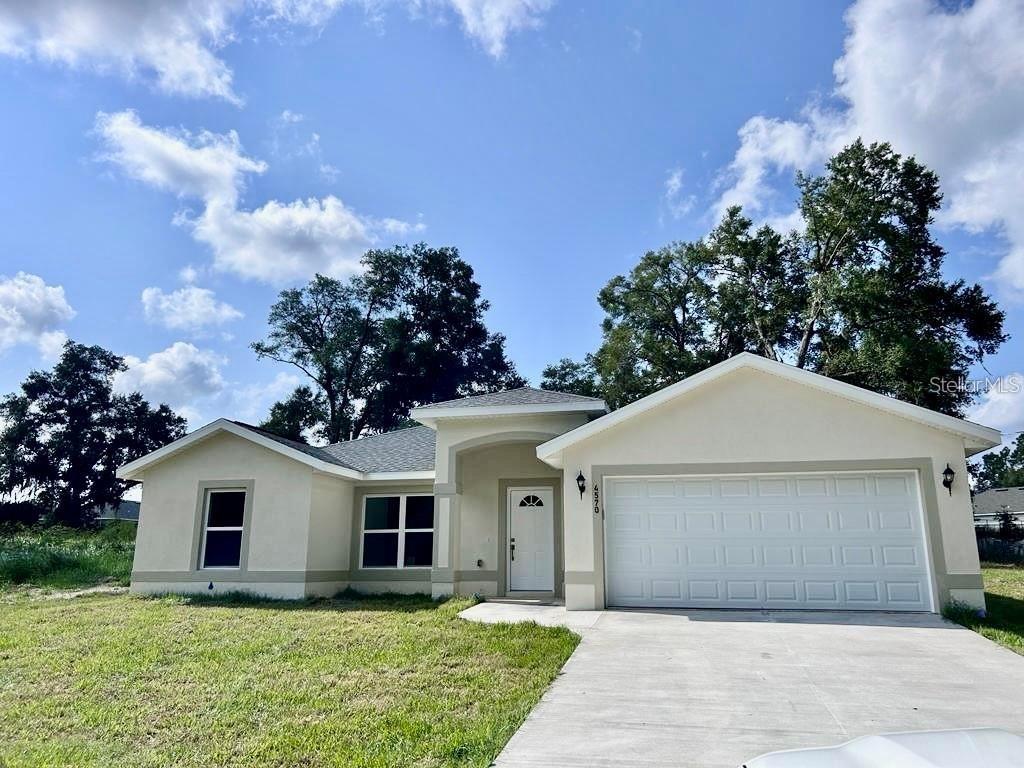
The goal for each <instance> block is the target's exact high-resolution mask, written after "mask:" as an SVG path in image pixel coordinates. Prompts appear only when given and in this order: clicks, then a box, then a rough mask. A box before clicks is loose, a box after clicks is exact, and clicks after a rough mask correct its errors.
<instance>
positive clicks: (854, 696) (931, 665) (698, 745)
mask: <svg viewBox="0 0 1024 768" xmlns="http://www.w3.org/2000/svg"><path fill="white" fill-rule="evenodd" d="M463 616H464V617H465V618H467V619H472V620H478V621H488V622H495V621H524V620H537V621H538V623H543V624H559V623H564V624H566V625H568V626H570V627H572V628H573V629H574V630H575V631H577V632H579V633H580V634H581V635H582V636H583V641H582V643H581V644H580V646H579V648H578V649H577V650H576V652H575V653H574V654H573V656H572V658H570V659H569V661H568V663H566V665H565V668H564V670H563V673H562V674H561V675H560V676H559V677H558V679H557V680H555V682H554V683H553V684H552V686H551V688H550V689H549V690H548V692H547V693H546V694H545V695H544V698H543V699H542V700H541V702H540V704H538V705H537V707H536V708H535V709H534V711H533V712H532V713H531V714H530V716H529V718H528V719H527V721H526V722H525V723H524V724H523V727H522V728H520V729H519V731H518V732H517V733H516V734H515V735H514V736H513V737H512V739H511V740H510V741H509V743H508V745H507V746H506V747H505V749H504V751H503V752H502V753H501V755H500V756H499V757H498V759H497V762H496V765H497V766H500V767H501V768H555V767H556V766H558V768H574V767H579V768H582V767H583V766H589V767H591V768H611V766H616V767H617V768H618V767H621V768H640V767H641V766H644V767H646V766H674V767H682V766H685V767H686V768H698V767H701V768H712V767H714V768H718V767H719V766H722V767H725V766H728V768H736V766H739V765H740V764H742V763H743V762H744V761H746V760H749V759H751V758H753V757H756V756H757V755H760V754H762V753H764V752H769V751H774V750H779V749H793V748H796V747H809V746H824V745H829V744H837V743H840V742H843V741H846V740H848V739H851V738H854V737H856V736H861V735H865V734H870V733H885V732H893V731H903V730H926V729H940V728H966V727H975V726H994V727H999V728H1005V729H1007V730H1010V731H1013V732H1016V733H1021V734H1024V658H1022V657H1020V656H1018V655H1017V654H1015V653H1013V652H1011V651H1008V650H1006V649H1005V648H1002V647H1000V646H998V645H996V644H994V643H992V642H989V641H988V640H986V639H984V638H983V637H981V636H980V635H977V634H975V633H974V632H971V631H969V630H966V629H963V628H961V627H958V626H956V625H954V624H951V623H949V622H946V621H945V620H943V619H942V618H940V617H938V616H934V615H927V614H885V613H876V614H856V613H809V612H784V611H777V612H770V611H697V610H694V611H606V612H584V613H574V612H568V613H567V612H566V611H565V610H564V608H561V607H558V606H532V605H522V604H502V603H483V604H480V605H477V606H474V607H472V608H470V609H468V610H467V611H464V612H463Z"/></svg>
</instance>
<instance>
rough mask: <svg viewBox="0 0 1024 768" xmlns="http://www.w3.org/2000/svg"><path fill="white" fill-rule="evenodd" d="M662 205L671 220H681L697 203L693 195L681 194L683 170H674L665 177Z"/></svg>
mask: <svg viewBox="0 0 1024 768" xmlns="http://www.w3.org/2000/svg"><path fill="white" fill-rule="evenodd" d="M662 203H663V204H664V206H665V209H666V210H667V211H668V213H669V215H670V216H671V217H672V218H673V219H681V218H683V217H684V216H686V214H688V213H689V212H690V211H692V210H693V206H694V205H696V203H697V198H696V196H694V195H685V194H683V169H682V168H675V169H673V170H671V171H669V173H668V176H666V177H665V193H664V195H663V196H662Z"/></svg>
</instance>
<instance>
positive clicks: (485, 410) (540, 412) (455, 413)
mask: <svg viewBox="0 0 1024 768" xmlns="http://www.w3.org/2000/svg"><path fill="white" fill-rule="evenodd" d="M607 412H608V406H607V405H606V404H605V402H604V400H598V401H595V402H578V403H535V404H532V405H490V406H461V407H445V408H436V407H432V406H423V407H421V408H413V409H412V411H411V412H410V414H409V415H410V416H411V417H412V418H413V419H415V420H416V421H418V422H420V423H421V424H424V425H426V426H428V427H435V426H436V424H437V422H438V421H443V420H446V419H489V418H498V417H503V416H545V415H551V414H556V415H557V414H560V413H607Z"/></svg>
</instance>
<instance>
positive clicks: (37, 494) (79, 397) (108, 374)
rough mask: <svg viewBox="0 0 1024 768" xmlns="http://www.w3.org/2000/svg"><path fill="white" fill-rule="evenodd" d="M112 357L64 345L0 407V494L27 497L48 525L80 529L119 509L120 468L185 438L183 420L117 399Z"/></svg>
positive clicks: (137, 399) (119, 365) (138, 398)
mask: <svg viewBox="0 0 1024 768" xmlns="http://www.w3.org/2000/svg"><path fill="white" fill-rule="evenodd" d="M123 370H125V363H124V360H123V359H122V358H120V357H118V356H117V355H115V354H114V353H112V352H108V351H107V350H105V349H103V348H101V347H96V346H91V347H90V346H85V345H83V344H77V343H75V342H73V341H69V342H67V343H66V344H65V345H64V350H63V353H62V354H61V357H60V360H59V361H58V362H57V364H56V365H55V366H54V367H53V369H52V370H50V371H32V372H31V373H30V374H29V375H28V377H27V378H26V379H25V381H24V382H22V384H21V391H20V393H14V394H11V395H8V396H7V397H5V398H4V399H3V400H2V401H0V424H2V425H3V426H2V428H0V493H3V494H5V495H9V496H10V495H19V496H28V497H29V498H31V499H33V500H35V501H36V502H37V503H38V504H40V505H41V506H42V507H44V508H45V509H46V510H47V514H48V516H49V518H50V520H49V522H55V523H61V524H64V525H69V526H82V525H85V524H88V523H89V522H91V520H92V519H93V517H94V516H95V514H96V513H97V512H98V511H99V509H100V508H102V507H103V506H106V505H117V504H120V503H121V499H122V497H123V496H124V492H125V490H126V488H127V486H128V484H127V483H125V482H124V481H121V480H118V479H117V478H116V477H115V476H114V471H115V470H116V469H117V467H119V466H120V465H122V464H125V463H127V462H128V461H131V460H132V459H135V458H138V457H139V456H142V455H144V454H146V453H149V452H150V451H153V450H156V449H157V448H159V447H161V446H162V445H166V444H167V443H169V442H171V441H172V440H175V439H177V438H179V437H181V436H182V435H183V434H184V433H185V420H184V419H183V418H181V417H180V416H177V415H176V414H175V413H174V412H173V411H171V409H170V408H168V407H167V406H166V405H160V406H158V407H156V408H153V407H152V406H150V404H149V403H148V402H146V400H145V399H144V398H143V397H142V395H140V394H139V393H137V392H133V393H130V394H120V393H115V392H114V389H113V381H114V376H115V374H117V373H118V372H119V371H123Z"/></svg>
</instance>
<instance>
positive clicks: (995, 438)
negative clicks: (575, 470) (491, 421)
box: [537, 352, 1002, 467]
mask: <svg viewBox="0 0 1024 768" xmlns="http://www.w3.org/2000/svg"><path fill="white" fill-rule="evenodd" d="M740 368H752V369H754V370H758V371H762V372H764V373H768V374H771V375H774V376H779V377H781V378H784V379H789V380H790V381H794V382H796V383H798V384H804V385H806V386H809V387H813V388H815V389H818V390H821V391H823V392H827V393H829V394H832V395H836V396H838V397H843V398H845V399H847V400H852V401H853V402H856V403H860V404H862V405H866V406H869V407H872V408H876V409H878V410H882V411H886V412H888V413H892V414H894V415H896V416H901V417H903V418H905V419H910V420H911V421H916V422H918V423H920V424H924V425H926V426H929V427H934V428H936V429H941V430H944V431H946V432H952V433H953V434H956V435H959V436H960V437H962V438H964V442H965V446H966V447H968V448H969V449H972V453H976V452H977V451H981V450H986V449H988V448H993V447H995V446H997V445H999V444H1000V443H1001V442H1002V435H1001V434H1000V432H999V430H997V429H992V428H991V427H986V426H983V425H981V424H975V423H974V422H972V421H966V420H964V419H958V418H956V417H955V416H948V415H946V414H944V413H939V412H938V411H932V410H929V409H928V408H922V407H921V406H919V405H912V404H911V403H905V402H903V401H902V400H897V399H895V398H892V397H887V396H886V395H880V394H878V393H877V392H872V391H871V390H868V389H863V388H861V387H857V386H854V385H853V384H847V383H846V382H843V381H837V380H836V379H830V378H829V377H827V376H822V375H820V374H817V373H813V372H811V371H806V370H804V369H802V368H797V367H796V366H793V365H787V364H786V363H780V362H778V361H776V360H769V359H768V358H766V357H761V356H760V355H755V354H752V353H750V352H741V353H740V354H738V355H734V356H733V357H730V358H729V359H728V360H725V361H723V362H721V363H718V364H717V365H713V366H711V367H710V368H705V369H704V370H703V371H701V372H700V373H696V374H694V375H693V376H690V377H688V378H685V379H683V380H682V381H679V382H676V383H675V384H670V385H669V386H667V387H665V388H663V389H659V390H658V391H657V392H654V393H652V394H650V395H648V396H647V397H643V398H641V399H639V400H637V401H636V402H633V403H630V404H629V405H626V406H623V407H622V408H620V409H618V410H617V411H612V412H611V413H609V414H607V415H605V416H601V417H600V418H598V419H595V420H594V421H591V422H589V423H588V424H584V425H582V426H580V427H577V428H576V429H573V430H570V431H569V432H566V433H565V434H563V435H559V436H558V437H556V438H554V439H552V440H549V441H548V442H546V443H542V444H541V445H538V446H537V458H539V459H540V460H541V461H543V462H545V463H547V464H549V465H551V466H553V467H560V466H561V464H562V461H561V456H560V455H559V454H560V453H561V452H562V451H563V450H565V449H566V448H568V447H569V446H571V445H575V444H576V443H578V442H580V441H581V440H586V439H587V438H588V437H593V436H594V435H596V434H598V433H600V432H603V431H605V430H606V429H610V428H611V427H614V426H616V425H617V424H621V423H622V422H624V421H626V420H627V419H630V418H632V417H633V416H638V415H639V414H641V413H645V412H646V411H649V410H651V409H652V408H656V407H658V406H659V405H662V404H663V403H666V402H668V401H670V400H673V399H675V398H677V397H680V396H682V395H685V394H687V393H688V392H692V391H693V390H695V389H698V388H699V387H703V386H705V385H708V384H711V383H713V382H714V381H715V380H717V379H720V378H721V377H723V376H725V375H726V374H729V373H732V372H733V371H736V370H739V369H740Z"/></svg>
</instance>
